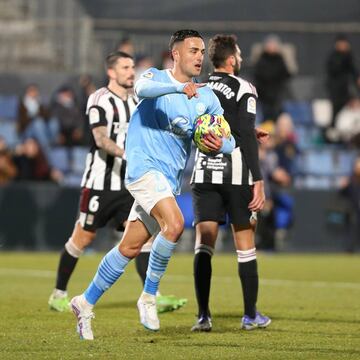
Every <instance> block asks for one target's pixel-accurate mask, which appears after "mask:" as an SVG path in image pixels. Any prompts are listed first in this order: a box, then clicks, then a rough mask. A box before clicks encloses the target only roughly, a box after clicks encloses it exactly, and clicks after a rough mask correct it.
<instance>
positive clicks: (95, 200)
mask: <svg viewBox="0 0 360 360" xmlns="http://www.w3.org/2000/svg"><path fill="white" fill-rule="evenodd" d="M98 209H99V196H97V195H96V196H93V197H92V198H91V199H90V201H89V210H90V211H91V212H97V211H98Z"/></svg>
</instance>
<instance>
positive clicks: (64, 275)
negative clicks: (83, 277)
mask: <svg viewBox="0 0 360 360" xmlns="http://www.w3.org/2000/svg"><path fill="white" fill-rule="evenodd" d="M94 238H95V232H93V231H87V230H84V229H83V228H82V226H81V224H80V223H79V222H78V221H77V222H76V223H75V227H74V230H73V233H72V235H71V237H70V239H69V240H68V241H67V242H66V244H65V246H64V249H63V251H62V253H61V255H60V260H59V265H58V269H57V276H56V285H55V289H54V290H53V292H52V294H51V295H50V298H49V301H48V303H49V307H50V309H52V310H56V311H60V312H63V311H69V310H70V307H69V304H70V302H69V298H68V295H67V286H68V283H69V280H70V277H71V275H72V273H73V272H74V270H75V267H76V264H77V262H78V260H79V257H80V255H81V254H82V253H83V251H84V249H85V248H86V247H87V246H88V245H89V244H90V243H91V242H92V241H93V239H94Z"/></svg>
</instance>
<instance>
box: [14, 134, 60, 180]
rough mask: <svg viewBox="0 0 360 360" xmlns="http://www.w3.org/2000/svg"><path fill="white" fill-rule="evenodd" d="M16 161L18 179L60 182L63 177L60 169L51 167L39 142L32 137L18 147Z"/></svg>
mask: <svg viewBox="0 0 360 360" xmlns="http://www.w3.org/2000/svg"><path fill="white" fill-rule="evenodd" d="M14 162H15V164H16V166H17V169H18V173H17V177H16V180H30V181H40V180H42V181H46V180H53V181H56V182H60V181H61V180H62V178H63V175H62V173H61V172H60V171H59V170H54V169H51V167H50V166H49V163H48V161H47V160H46V158H45V156H44V153H43V151H42V150H41V147H40V145H39V143H38V142H37V141H36V140H35V139H32V138H29V139H26V140H25V141H24V142H23V143H22V144H19V145H18V146H17V147H16V149H15V155H14Z"/></svg>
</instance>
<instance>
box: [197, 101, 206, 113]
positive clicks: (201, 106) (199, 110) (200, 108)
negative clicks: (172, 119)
mask: <svg viewBox="0 0 360 360" xmlns="http://www.w3.org/2000/svg"><path fill="white" fill-rule="evenodd" d="M205 109H206V106H205V104H204V103H202V102H199V103H197V104H196V113H197V114H198V115H202V114H204V113H205Z"/></svg>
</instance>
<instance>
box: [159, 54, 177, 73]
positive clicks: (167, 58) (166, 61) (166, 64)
mask: <svg viewBox="0 0 360 360" xmlns="http://www.w3.org/2000/svg"><path fill="white" fill-rule="evenodd" d="M173 63H174V61H173V59H172V58H171V54H170V52H169V51H168V50H165V51H163V52H162V54H161V65H160V69H164V70H165V69H171V68H172V67H173Z"/></svg>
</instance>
